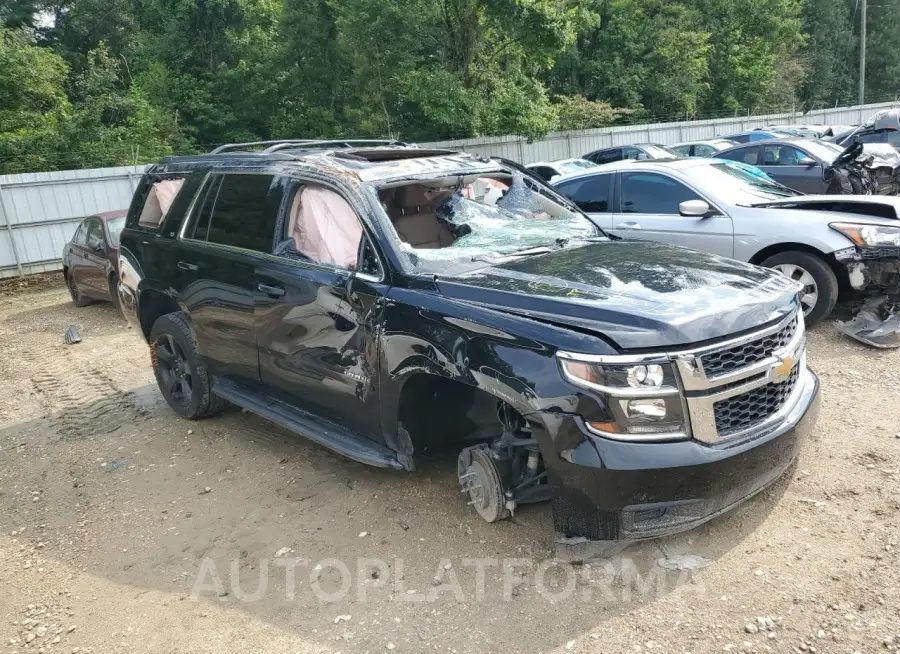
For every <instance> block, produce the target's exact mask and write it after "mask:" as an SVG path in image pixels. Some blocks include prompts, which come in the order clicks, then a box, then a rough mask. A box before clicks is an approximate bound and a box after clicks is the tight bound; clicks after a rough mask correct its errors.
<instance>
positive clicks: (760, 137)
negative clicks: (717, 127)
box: [716, 129, 791, 143]
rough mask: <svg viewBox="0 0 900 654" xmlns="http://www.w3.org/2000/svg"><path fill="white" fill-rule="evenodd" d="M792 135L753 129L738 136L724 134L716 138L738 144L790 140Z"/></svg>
mask: <svg viewBox="0 0 900 654" xmlns="http://www.w3.org/2000/svg"><path fill="white" fill-rule="evenodd" d="M790 137H791V135H790V134H785V133H784V132H777V131H774V130H764V129H751V130H749V131H746V132H739V133H737V134H722V135H718V136H716V138H720V139H728V140H729V141H735V142H737V143H751V142H753V141H771V140H773V139H786V138H790Z"/></svg>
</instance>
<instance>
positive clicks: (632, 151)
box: [622, 148, 648, 159]
mask: <svg viewBox="0 0 900 654" xmlns="http://www.w3.org/2000/svg"><path fill="white" fill-rule="evenodd" d="M622 158H623V159H647V158H648V157H647V155H646V153H644V152H642V151H641V150H638V149H637V148H622Z"/></svg>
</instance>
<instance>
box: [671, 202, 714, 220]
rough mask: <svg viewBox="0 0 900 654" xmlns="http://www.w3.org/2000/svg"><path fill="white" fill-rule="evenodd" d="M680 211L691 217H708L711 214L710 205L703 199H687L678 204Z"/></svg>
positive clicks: (683, 214)
mask: <svg viewBox="0 0 900 654" xmlns="http://www.w3.org/2000/svg"><path fill="white" fill-rule="evenodd" d="M678 213H680V214H681V215H682V216H687V217H689V218H706V217H707V216H708V215H710V207H709V204H707V203H706V202H704V201H703V200H685V201H684V202H682V203H681V204H679V205H678Z"/></svg>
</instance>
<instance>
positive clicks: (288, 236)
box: [276, 185, 380, 275]
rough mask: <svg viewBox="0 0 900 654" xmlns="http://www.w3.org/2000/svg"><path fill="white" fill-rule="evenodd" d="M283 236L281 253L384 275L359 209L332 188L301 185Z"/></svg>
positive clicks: (290, 256)
mask: <svg viewBox="0 0 900 654" xmlns="http://www.w3.org/2000/svg"><path fill="white" fill-rule="evenodd" d="M282 237H283V240H282V241H281V242H280V243H279V244H278V246H277V249H276V254H278V255H279V256H283V257H288V258H292V259H298V260H308V261H314V262H316V263H323V264H327V265H330V266H337V267H339V268H345V269H348V270H356V269H358V270H360V271H361V272H365V273H369V274H373V275H377V274H380V269H379V265H378V259H377V257H376V255H375V252H374V250H373V249H372V247H371V245H370V244H369V242H368V239H366V238H365V236H364V234H363V227H362V223H361V222H360V220H359V217H358V216H357V215H356V211H354V210H353V207H352V206H351V205H350V203H349V202H347V200H345V199H344V198H343V196H341V195H340V194H339V193H336V192H335V191H332V190H331V189H327V188H324V187H321V186H314V185H305V186H301V187H300V188H298V189H297V191H296V193H295V194H294V198H293V200H292V202H291V206H290V212H289V213H288V220H287V221H286V224H285V230H284V234H283V235H282ZM364 239H365V244H364V246H363V247H360V243H362V242H363V241H364ZM361 250H362V261H360V254H361V252H360V251H361Z"/></svg>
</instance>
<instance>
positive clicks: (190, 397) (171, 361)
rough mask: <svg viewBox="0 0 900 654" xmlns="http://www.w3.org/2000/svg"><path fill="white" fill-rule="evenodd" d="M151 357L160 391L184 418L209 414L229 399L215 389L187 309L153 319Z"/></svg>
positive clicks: (216, 410)
mask: <svg viewBox="0 0 900 654" xmlns="http://www.w3.org/2000/svg"><path fill="white" fill-rule="evenodd" d="M150 359H151V361H152V363H153V373H154V374H155V375H156V383H157V384H158V385H159V390H160V392H161V393H162V395H163V397H164V398H165V399H166V402H167V403H168V404H169V406H170V407H171V408H172V410H173V411H174V412H175V413H177V414H178V415H180V416H181V417H182V418H188V419H189V420H197V419H199V418H206V417H208V416H211V415H214V414H216V413H219V412H220V411H222V409H224V408H225V405H226V402H225V400H224V399H222V398H221V397H219V396H218V395H215V394H214V393H213V392H212V383H211V379H210V376H209V372H208V370H207V369H206V364H205V363H204V362H203V359H202V357H201V356H200V352H199V350H198V349H197V342H196V341H195V340H194V334H193V332H192V331H191V327H190V325H189V324H188V322H187V318H186V317H185V315H184V313H183V312H181V311H178V312H176V313H169V314H166V315H164V316H161V317H159V318H157V320H156V322H155V323H153V328H152V329H151V330H150Z"/></svg>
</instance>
